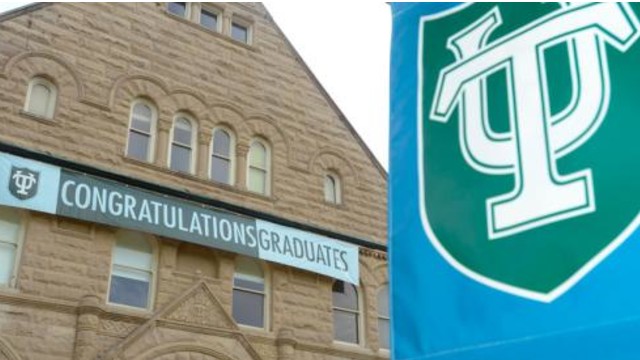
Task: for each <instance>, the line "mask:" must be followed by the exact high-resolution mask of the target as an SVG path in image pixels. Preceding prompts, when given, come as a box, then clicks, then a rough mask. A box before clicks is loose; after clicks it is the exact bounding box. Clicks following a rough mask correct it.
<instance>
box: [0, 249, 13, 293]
mask: <svg viewBox="0 0 640 360" xmlns="http://www.w3.org/2000/svg"><path fill="white" fill-rule="evenodd" d="M15 256H16V247H15V245H12V244H6V243H0V286H7V285H9V282H10V281H11V277H12V276H13V266H14V261H15Z"/></svg>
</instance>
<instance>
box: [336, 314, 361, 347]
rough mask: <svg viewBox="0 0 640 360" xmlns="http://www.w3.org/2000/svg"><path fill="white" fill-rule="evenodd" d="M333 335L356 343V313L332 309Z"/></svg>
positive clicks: (341, 339)
mask: <svg viewBox="0 0 640 360" xmlns="http://www.w3.org/2000/svg"><path fill="white" fill-rule="evenodd" d="M333 335H334V338H335V339H336V340H339V341H344V342H349V343H354V344H357V343H358V315H356V314H353V313H349V312H345V311H339V310H334V311H333Z"/></svg>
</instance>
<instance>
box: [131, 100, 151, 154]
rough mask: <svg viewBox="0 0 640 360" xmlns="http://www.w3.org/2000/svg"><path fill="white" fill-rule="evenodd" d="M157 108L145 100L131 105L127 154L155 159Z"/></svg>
mask: <svg viewBox="0 0 640 360" xmlns="http://www.w3.org/2000/svg"><path fill="white" fill-rule="evenodd" d="M156 114H157V112H156V109H155V107H154V106H153V105H151V103H149V102H148V101H145V100H136V101H134V102H133V104H132V106H131V119H130V122H129V140H128V142H127V156H128V157H130V158H133V159H136V160H140V161H147V162H151V161H153V149H154V140H155V132H156V117H157V116H156Z"/></svg>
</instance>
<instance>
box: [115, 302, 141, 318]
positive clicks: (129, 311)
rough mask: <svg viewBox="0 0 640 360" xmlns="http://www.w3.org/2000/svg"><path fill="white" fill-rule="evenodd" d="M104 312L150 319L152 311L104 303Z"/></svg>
mask: <svg viewBox="0 0 640 360" xmlns="http://www.w3.org/2000/svg"><path fill="white" fill-rule="evenodd" d="M106 310H107V311H109V312H110V313H115V314H119V315H125V316H138V317H144V318H148V317H151V315H152V314H153V310H152V309H141V308H137V307H133V306H127V305H121V304H114V303H110V302H107V303H106Z"/></svg>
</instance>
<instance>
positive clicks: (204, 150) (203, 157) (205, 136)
mask: <svg viewBox="0 0 640 360" xmlns="http://www.w3.org/2000/svg"><path fill="white" fill-rule="evenodd" d="M210 143H211V140H210V138H209V132H206V133H205V132H200V133H198V159H197V161H196V167H197V171H196V175H197V176H198V177H199V178H201V179H208V178H209V161H210V160H209V155H210V153H211V149H209V144H210Z"/></svg>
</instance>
